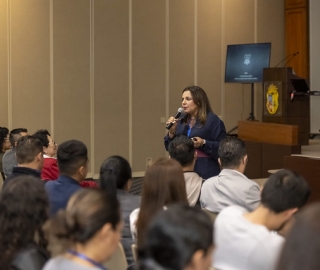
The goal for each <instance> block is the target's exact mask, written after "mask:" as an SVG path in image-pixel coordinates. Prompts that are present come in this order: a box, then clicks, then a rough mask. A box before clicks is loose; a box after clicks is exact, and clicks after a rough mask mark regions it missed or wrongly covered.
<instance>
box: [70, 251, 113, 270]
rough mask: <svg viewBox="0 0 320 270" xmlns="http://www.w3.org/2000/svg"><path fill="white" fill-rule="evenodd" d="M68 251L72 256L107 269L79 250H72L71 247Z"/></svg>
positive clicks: (104, 269) (102, 269) (105, 269)
mask: <svg viewBox="0 0 320 270" xmlns="http://www.w3.org/2000/svg"><path fill="white" fill-rule="evenodd" d="M68 252H69V253H70V254H72V255H74V256H76V257H78V258H80V259H82V260H85V261H87V262H89V263H91V264H93V265H94V266H96V267H98V268H100V269H101V270H108V269H107V268H105V267H104V266H103V265H102V264H101V263H98V262H96V261H94V260H92V259H90V258H89V257H87V256H86V255H84V254H82V253H79V252H77V251H75V250H73V249H69V250H68Z"/></svg>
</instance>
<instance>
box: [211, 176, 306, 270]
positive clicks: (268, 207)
mask: <svg viewBox="0 0 320 270" xmlns="http://www.w3.org/2000/svg"><path fill="white" fill-rule="evenodd" d="M309 195H310V189H309V187H308V185H307V183H306V181H305V180H304V179H303V178H302V177H300V176H299V175H297V174H294V173H292V172H291V171H287V170H281V171H279V172H277V173H275V174H273V175H271V176H270V178H269V179H268V181H267V182H266V184H265V186H264V188H263V190H262V193H261V204H260V205H259V206H258V208H257V209H256V210H254V211H253V212H248V211H247V210H246V209H245V208H243V207H241V206H237V205H233V206H230V207H227V208H225V209H224V210H222V211H221V212H220V214H219V215H218V217H217V219H216V221H215V226H214V227H215V240H216V250H215V252H214V263H213V265H214V267H215V268H217V269H220V270H228V269H238V270H257V269H259V270H273V269H274V267H275V265H276V263H277V260H278V256H279V255H280V254H279V253H280V251H281V248H282V245H283V243H284V238H283V237H282V236H280V235H279V234H277V233H276V232H275V231H278V230H280V229H281V228H282V227H283V226H284V224H285V223H286V222H288V221H289V220H290V219H291V217H292V215H293V214H294V213H295V212H297V211H298V209H299V208H300V207H302V206H303V205H304V204H305V203H306V201H307V199H308V197H309Z"/></svg>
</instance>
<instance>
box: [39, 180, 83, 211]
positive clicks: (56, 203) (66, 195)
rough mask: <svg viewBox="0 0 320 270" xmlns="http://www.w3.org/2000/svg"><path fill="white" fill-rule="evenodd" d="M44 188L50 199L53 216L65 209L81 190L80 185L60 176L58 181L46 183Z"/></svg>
mask: <svg viewBox="0 0 320 270" xmlns="http://www.w3.org/2000/svg"><path fill="white" fill-rule="evenodd" d="M44 188H45V190H46V191H47V194H48V197H49V206H50V214H51V215H55V214H56V213H57V212H58V211H59V210H60V209H65V208H66V207H67V204H68V201H69V199H70V197H71V196H72V195H73V194H74V193H75V192H76V191H78V190H79V189H81V187H80V183H79V182H77V181H76V180H74V179H73V178H71V177H69V176H67V175H60V176H59V178H58V180H55V181H48V182H46V184H45V186H44Z"/></svg>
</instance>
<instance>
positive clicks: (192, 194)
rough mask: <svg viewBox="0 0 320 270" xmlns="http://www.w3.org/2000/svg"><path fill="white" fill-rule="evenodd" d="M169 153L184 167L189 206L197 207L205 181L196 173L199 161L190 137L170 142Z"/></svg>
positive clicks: (177, 138) (178, 137)
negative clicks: (195, 167)
mask: <svg viewBox="0 0 320 270" xmlns="http://www.w3.org/2000/svg"><path fill="white" fill-rule="evenodd" d="M168 151H169V155H170V158H173V159H175V160H177V161H178V162H179V163H180V165H181V166H182V170H183V174H184V180H185V182H186V191H187V198H188V201H189V205H190V206H195V205H196V203H197V202H198V201H199V197H200V191H201V185H202V183H203V179H202V178H201V177H200V176H199V175H198V174H197V173H196V172H195V171H194V165H195V164H196V159H197V154H196V151H195V148H194V143H193V141H192V140H191V139H190V138H189V137H187V136H184V135H180V136H177V137H175V138H174V139H173V140H172V141H171V142H170V144H169V148H168Z"/></svg>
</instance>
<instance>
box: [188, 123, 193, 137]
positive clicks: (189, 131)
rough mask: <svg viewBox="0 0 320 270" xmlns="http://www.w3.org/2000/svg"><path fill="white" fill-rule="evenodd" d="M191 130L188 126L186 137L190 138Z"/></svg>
mask: <svg viewBox="0 0 320 270" xmlns="http://www.w3.org/2000/svg"><path fill="white" fill-rule="evenodd" d="M191 129H192V127H190V125H188V137H190V133H191Z"/></svg>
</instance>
